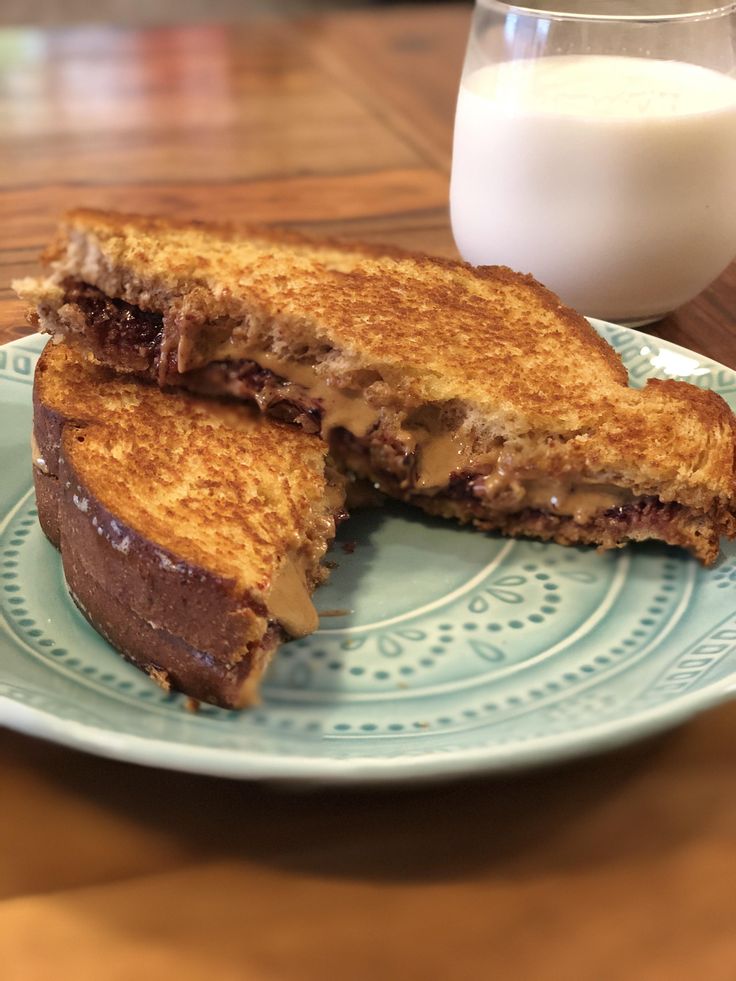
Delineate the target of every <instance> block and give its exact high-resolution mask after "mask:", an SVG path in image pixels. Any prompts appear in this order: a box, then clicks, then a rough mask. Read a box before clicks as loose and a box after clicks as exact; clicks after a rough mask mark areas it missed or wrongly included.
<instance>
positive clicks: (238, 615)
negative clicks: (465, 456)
mask: <svg viewBox="0 0 736 981" xmlns="http://www.w3.org/2000/svg"><path fill="white" fill-rule="evenodd" d="M325 461H326V457H325V446H324V444H323V443H322V442H321V441H320V440H319V439H318V438H317V437H315V436H310V435H308V434H305V433H302V432H300V431H299V430H298V429H296V428H295V427H291V426H287V425H285V424H283V423H279V422H275V421H272V420H270V419H268V418H267V417H265V416H262V415H260V414H258V413H257V412H256V411H254V410H253V409H251V408H249V407H247V406H233V405H223V404H222V403H220V402H217V401H214V400H211V399H203V398H198V397H195V396H193V395H190V394H188V393H185V392H181V391H179V392H175V393H173V394H167V393H164V392H161V391H160V390H159V389H158V388H157V387H156V386H154V385H151V384H147V383H144V382H141V381H138V380H136V379H134V378H131V377H125V376H119V375H115V374H114V373H113V372H111V371H110V370H109V369H106V368H103V367H101V366H99V365H96V364H94V363H93V362H92V361H91V359H90V358H89V357H87V356H84V355H81V354H80V353H78V352H77V351H75V350H74V349H72V348H71V347H70V346H69V345H67V344H58V345H57V344H49V345H47V347H46V348H45V350H44V352H43V354H42V355H41V358H40V360H39V362H38V366H37V369H36V376H35V383H34V479H35V485H36V494H37V498H38V505H39V508H38V510H39V518H40V521H41V524H42V527H43V529H44V531H45V532H46V534H47V535H48V537H49V538H50V539H51V541H52V542H53V543H54V544H55V545H56V546H57V547H59V548H60V549H61V554H62V560H63V564H64V573H65V576H66V579H67V583H68V585H69V588H70V591H71V593H72V595H73V597H74V599H75V601H76V602H77V604H78V605H79V607H80V609H81V610H82V612H83V613H84V614H85V616H86V617H87V619H88V620H89V621H90V622H91V623H92V624H93V626H95V627H96V628H97V629H98V630H99V631H100V632H101V633H102V634H103V635H104V636H105V637H107V639H108V640H109V641H110V642H111V643H112V644H113V646H115V647H117V648H118V649H119V650H120V651H121V653H122V654H123V655H124V656H125V657H127V658H128V659H130V660H131V661H133V662H134V663H136V664H137V665H138V666H139V667H141V668H143V669H144V670H145V671H147V672H148V673H149V674H150V675H151V676H152V677H154V678H155V679H156V680H158V681H159V682H161V683H163V684H165V685H170V686H171V687H173V688H175V689H177V690H180V691H183V692H185V693H187V694H188V695H191V696H192V697H194V698H197V699H201V700H204V701H208V702H214V703H216V704H219V705H222V706H225V707H238V706H241V705H244V704H247V703H249V702H252V701H253V700H254V699H255V698H256V697H257V686H258V681H259V679H260V677H261V675H262V674H263V671H264V670H265V668H266V666H267V664H268V661H269V659H270V657H271V655H272V654H273V652H274V650H275V649H276V647H277V646H278V644H279V643H280V642H281V641H282V640H284V639H288V637H289V636H294V635H302V634H304V633H308V632H310V631H311V630H313V629H315V627H316V625H317V615H316V613H315V610H314V607H313V606H312V603H311V600H310V593H311V591H312V590H313V588H314V587H315V586H316V585H317V584H318V583H319V582H320V581H321V580H322V579H323V578H324V576H325V575H326V573H325V570H324V568H323V566H322V565H321V564H320V560H321V559H322V556H323V555H324V553H325V551H326V549H327V546H328V544H329V541H330V539H331V538H332V536H333V535H334V530H335V518H336V515H337V514H338V513H339V510H340V508H341V506H342V501H343V497H344V492H343V486H342V481H341V479H340V478H335V479H333V476H332V474H331V472H330V471H329V469H328V470H326V462H325Z"/></svg>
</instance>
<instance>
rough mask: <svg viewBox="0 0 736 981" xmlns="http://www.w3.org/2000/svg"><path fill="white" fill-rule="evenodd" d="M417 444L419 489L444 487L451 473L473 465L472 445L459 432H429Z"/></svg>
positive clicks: (417, 486) (417, 483)
mask: <svg viewBox="0 0 736 981" xmlns="http://www.w3.org/2000/svg"><path fill="white" fill-rule="evenodd" d="M417 446H418V450H419V462H418V465H417V475H416V483H415V486H416V488H417V490H426V489H427V488H429V487H444V486H446V485H447V481H448V480H449V478H450V474H452V473H453V472H456V471H458V470H468V469H470V467H472V465H473V456H472V453H471V452H470V447H469V446H468V444H467V442H466V441H465V440H464V439H462V438H461V437H460V436H459V435H458V434H457V433H448V432H441V433H436V434H432V433H430V432H427V433H426V436H425V437H424V438H421V437H418V438H417Z"/></svg>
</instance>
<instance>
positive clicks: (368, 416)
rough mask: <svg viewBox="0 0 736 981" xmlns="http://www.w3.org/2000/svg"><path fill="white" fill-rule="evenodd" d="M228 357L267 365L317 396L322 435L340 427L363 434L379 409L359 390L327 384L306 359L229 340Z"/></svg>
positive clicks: (270, 369) (373, 422)
mask: <svg viewBox="0 0 736 981" xmlns="http://www.w3.org/2000/svg"><path fill="white" fill-rule="evenodd" d="M226 354H227V357H228V358H230V359H232V358H234V357H238V358H241V357H242V358H247V359H248V360H249V361H255V363H256V364H258V365H260V366H261V368H267V369H268V370H269V371H272V372H273V373H274V374H275V375H278V376H279V377H281V378H284V379H286V381H289V382H293V383H294V384H295V385H301V386H302V388H304V390H305V391H306V392H307V393H308V394H309V397H310V398H313V399H316V400H317V401H319V402H320V403H321V405H322V413H323V414H322V434H323V436H327V434H328V433H329V431H330V430H331V429H336V428H337V427H338V426H341V427H342V428H343V429H347V430H348V431H349V432H351V433H352V434H353V435H354V436H358V437H361V436H365V435H366V434H367V433H368V432H370V430H371V429H372V428H373V426H374V425H375V424H376V422H377V421H378V415H379V410H378V409H376V408H374V407H373V406H372V405H369V404H368V402H366V401H365V399H364V397H363V393H362V392H359V391H355V392H353V391H350V390H348V389H344V388H342V389H341V388H337V387H336V386H334V385H330V384H329V382H328V381H327V379H326V378H324V377H323V376H322V375H320V374H319V373H318V372H317V371H316V370H315V367H314V365H311V364H308V363H307V362H305V361H291V360H289V359H286V358H281V357H279V356H278V355H277V354H274V352H273V351H266V350H264V349H263V348H258V347H250V346H247V345H246V346H243V347H237V348H236V346H235V345H234V344H232V343H230V344H228V345H227V349H226Z"/></svg>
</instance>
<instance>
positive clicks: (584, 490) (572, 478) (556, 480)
mask: <svg viewBox="0 0 736 981" xmlns="http://www.w3.org/2000/svg"><path fill="white" fill-rule="evenodd" d="M481 479H482V485H481V488H482V489H481V493H480V495H479V496H480V497H481V498H482V499H484V500H486V501H487V502H488V505H489V507H490V508H492V509H493V510H494V511H506V512H508V513H511V512H514V511H520V510H522V509H523V508H533V509H535V510H540V511H549V512H550V513H552V514H559V515H565V516H566V517H572V518H574V520H575V521H576V522H578V523H579V524H586V523H587V522H589V521H590V520H591V519H592V518H593V517H594V516H595V515H596V514H599V513H600V512H602V511H607V510H608V509H609V508H614V507H620V506H622V505H624V504H627V503H629V502H630V501H632V500H633V499H634V495H633V494H632V493H631V491H628V490H626V489H625V488H623V487H616V486H614V485H613V484H593V483H587V482H586V481H585V479H584V478H583V477H581V476H577V475H574V474H573V475H568V476H567V477H565V478H561V477H530V478H524V477H519V475H515V474H513V473H506V472H504V470H503V469H502V468H500V467H499V468H498V469H497V470H496V471H495V472H493V473H491V474H488V475H487V476H486V477H483V478H481Z"/></svg>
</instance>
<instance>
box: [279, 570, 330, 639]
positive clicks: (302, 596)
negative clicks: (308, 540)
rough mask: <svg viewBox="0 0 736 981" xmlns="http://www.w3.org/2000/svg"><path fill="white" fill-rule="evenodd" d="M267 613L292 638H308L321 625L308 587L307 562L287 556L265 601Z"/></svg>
mask: <svg viewBox="0 0 736 981" xmlns="http://www.w3.org/2000/svg"><path fill="white" fill-rule="evenodd" d="M266 602H267V604H268V612H269V614H270V615H271V616H272V617H273V619H274V620H278V622H279V623H280V624H281V626H282V627H283V628H284V630H285V631H286V632H287V633H288V634H290V635H291V636H292V637H306V635H307V634H311V633H313V632H314V631H315V630H316V629H317V627H318V625H319V617H318V616H317V611H316V610H315V608H314V605H313V603H312V597H311V596H310V593H309V589H308V587H307V579H306V573H305V569H304V562H303V560H301V559H300V558H299V557H298V556H295V555H293V554H292V555H288V556H287V557H286V559H284V561H283V562H282V563H281V566H280V567H279V569H278V570H277V572H276V574H275V575H274V577H273V580H272V582H271V588H270V590H269V591H268V596H267V599H266Z"/></svg>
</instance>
